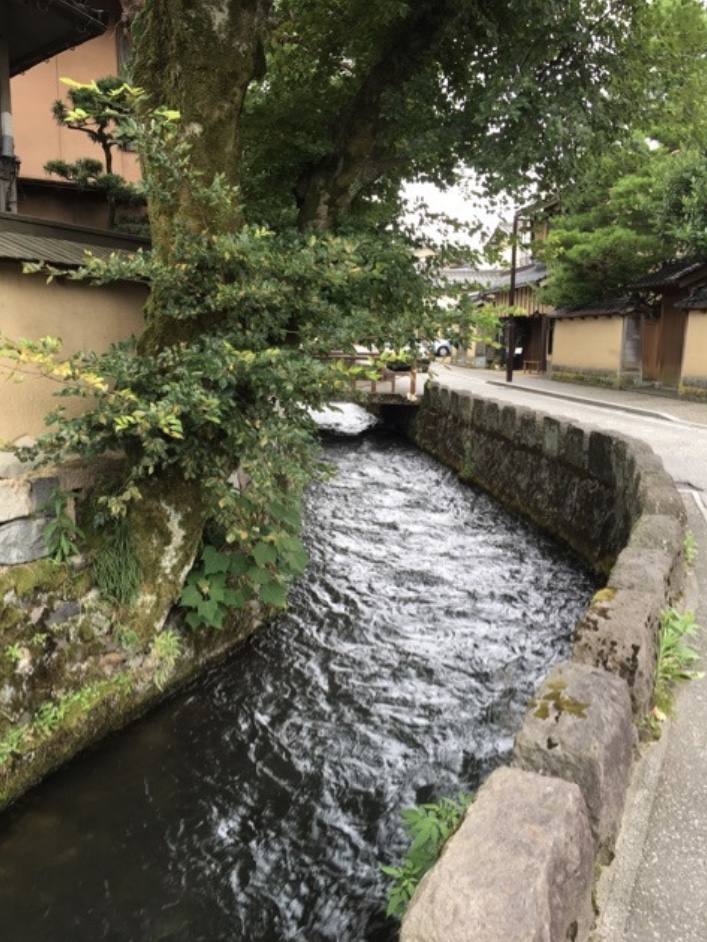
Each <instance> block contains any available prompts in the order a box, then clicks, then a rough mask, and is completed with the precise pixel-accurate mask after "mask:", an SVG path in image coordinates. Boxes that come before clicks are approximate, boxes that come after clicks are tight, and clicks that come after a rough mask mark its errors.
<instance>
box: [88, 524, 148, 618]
mask: <svg viewBox="0 0 707 942" xmlns="http://www.w3.org/2000/svg"><path fill="white" fill-rule="evenodd" d="M107 526H108V527H110V535H109V536H108V537H107V538H106V539H105V540H104V541H103V542H102V543H101V545H100V547H99V550H98V552H97V554H96V556H95V558H94V560H93V577H94V579H95V580H96V585H97V586H98V588H99V589H100V590H101V592H102V594H103V595H104V596H105V597H106V598H109V599H113V600H115V601H116V602H117V603H118V604H119V605H129V604H130V603H131V602H132V601H133V600H134V599H135V596H136V595H137V590H138V586H139V584H140V563H139V560H138V558H137V554H136V553H135V547H134V545H133V540H132V537H131V534H130V529H129V528H128V525H127V520H126V519H125V517H117V518H115V519H111V520H110V521H109V522H108V523H107Z"/></svg>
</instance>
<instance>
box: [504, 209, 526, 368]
mask: <svg viewBox="0 0 707 942" xmlns="http://www.w3.org/2000/svg"><path fill="white" fill-rule="evenodd" d="M522 212H523V210H522V209H519V210H517V211H516V213H515V214H514V216H513V235H512V238H511V284H510V287H509V289H508V306H509V307H510V308H511V313H510V314H509V316H508V349H507V352H506V382H507V383H512V382H513V357H514V356H515V353H516V321H515V317H514V315H513V307H514V305H515V303H516V264H517V258H518V256H517V249H518V220H519V219H520V216H521V213H522Z"/></svg>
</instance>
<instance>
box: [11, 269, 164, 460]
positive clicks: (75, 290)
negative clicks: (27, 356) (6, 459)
mask: <svg viewBox="0 0 707 942" xmlns="http://www.w3.org/2000/svg"><path fill="white" fill-rule="evenodd" d="M146 297H147V291H146V288H145V287H143V286H141V285H136V284H127V283H123V284H115V285H106V286H102V287H98V286H96V287H91V286H88V285H86V284H79V283H72V282H70V281H61V282H52V283H51V284H49V285H47V284H46V279H45V278H44V277H42V276H41V275H23V274H22V271H21V269H20V265H19V263H17V262H0V331H1V332H2V334H4V335H5V337H8V338H10V339H12V340H18V339H20V338H25V339H30V340H39V339H40V338H41V337H46V336H50V337H60V338H61V339H62V340H63V342H64V346H63V353H65V354H70V353H74V352H76V351H78V350H95V351H98V352H101V351H103V350H105V349H106V348H107V347H108V345H109V344H111V343H114V342H116V341H118V340H124V339H126V338H128V337H130V336H131V334H135V335H136V336H137V335H138V334H140V333H141V331H142V327H143V316H142V308H143V305H144V303H145V299H146ZM10 367H11V364H9V363H3V362H2V361H0V403H1V404H2V407H1V408H0V441H1V440H4V441H8V442H12V441H14V440H16V439H17V438H19V437H21V436H24V435H30V436H36V435H37V434H39V433H40V432H42V431H43V430H44V428H45V425H44V416H45V415H46V414H47V412H49V411H50V409H52V408H55V407H56V405H57V400H56V399H55V398H54V396H53V394H54V393H56V392H57V390H58V389H59V385H58V384H57V382H56V381H54V380H50V379H47V378H45V377H41V376H39V375H37V374H36V372H33V371H32V370H31V369H30V370H29V371H28V372H26V373H25V372H23V373H22V374H21V375H20V374H18V375H17V376H16V377H15V379H13V378H10V376H9V368H10ZM18 379H21V382H17V381H16V380H18ZM63 404H64V405H66V406H67V408H69V409H78V408H79V405H80V404H79V403H78V402H76V403H72V402H71V400H69V399H65V400H64V402H63Z"/></svg>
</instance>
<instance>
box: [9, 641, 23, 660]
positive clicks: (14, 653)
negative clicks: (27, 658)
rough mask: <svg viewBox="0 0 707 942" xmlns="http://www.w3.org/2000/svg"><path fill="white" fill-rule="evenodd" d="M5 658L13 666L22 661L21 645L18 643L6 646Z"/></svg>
mask: <svg viewBox="0 0 707 942" xmlns="http://www.w3.org/2000/svg"><path fill="white" fill-rule="evenodd" d="M5 657H7V658H9V659H10V660H11V661H12V663H13V664H17V662H18V661H20V660H21V659H22V645H21V644H20V642H19V641H16V642H15V643H14V644H8V646H7V647H6V648H5Z"/></svg>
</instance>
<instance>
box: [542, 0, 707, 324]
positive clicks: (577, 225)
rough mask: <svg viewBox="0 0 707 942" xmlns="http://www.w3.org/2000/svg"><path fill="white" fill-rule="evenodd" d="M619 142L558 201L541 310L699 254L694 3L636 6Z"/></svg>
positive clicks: (701, 155) (699, 97)
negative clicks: (635, 51) (633, 55)
mask: <svg viewBox="0 0 707 942" xmlns="http://www.w3.org/2000/svg"><path fill="white" fill-rule="evenodd" d="M636 42H637V46H638V47H643V48H644V50H645V57H646V58H645V61H646V62H647V63H650V65H649V67H648V69H647V71H646V72H643V71H641V70H638V71H637V72H636V75H635V77H634V79H633V80H632V81H633V82H634V85H635V107H632V109H631V111H630V112H629V113H628V115H627V117H626V119H625V121H624V125H625V128H626V132H627V133H624V134H623V135H621V136H620V137H619V136H617V137H616V139H615V140H614V141H610V142H608V145H607V146H605V148H604V150H603V152H602V154H601V155H600V156H598V158H597V159H595V160H594V161H592V162H591V163H589V164H585V165H584V166H583V167H581V168H580V172H579V173H578V174H577V176H576V178H575V179H574V180H573V181H572V182H571V184H570V186H568V187H565V188H563V190H562V191H561V192H560V194H559V195H560V198H561V203H562V207H563V212H562V214H561V215H560V216H558V217H556V218H555V219H553V222H552V228H551V232H550V236H549V239H548V241H547V242H546V243H545V244H544V245H539V246H538V247H537V254H538V255H539V256H541V257H543V258H544V260H545V261H547V263H548V267H549V280H548V286H547V288H546V289H544V290H543V292H542V293H541V300H542V301H543V302H544V303H548V304H552V305H554V306H556V307H574V306H578V305H583V304H586V303H590V302H592V301H595V300H604V299H607V298H615V297H618V296H620V295H623V294H626V293H628V292H629V291H630V290H631V284H632V282H634V281H635V280H637V279H638V278H639V277H641V276H642V275H644V274H646V273H647V272H649V271H651V270H652V269H653V268H655V267H656V266H657V265H658V264H659V263H661V262H662V261H664V260H666V259H669V258H672V257H674V256H676V255H680V254H693V253H702V252H705V251H707V211H706V209H705V207H706V206H707V107H705V96H704V94H703V89H704V86H705V82H707V10H706V9H705V7H704V4H702V3H701V2H699V0H656V2H654V3H651V4H645V5H642V6H641V7H640V8H639V10H638V17H637V21H636Z"/></svg>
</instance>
